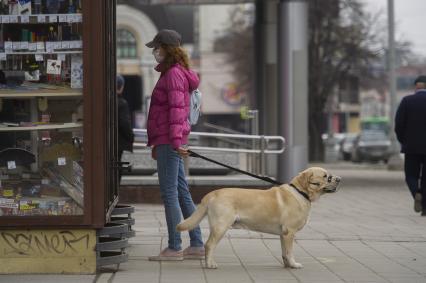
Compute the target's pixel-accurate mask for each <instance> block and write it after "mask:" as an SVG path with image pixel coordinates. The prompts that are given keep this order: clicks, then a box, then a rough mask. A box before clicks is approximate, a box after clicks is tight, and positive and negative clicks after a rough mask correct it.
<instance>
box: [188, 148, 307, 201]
mask: <svg viewBox="0 0 426 283" xmlns="http://www.w3.org/2000/svg"><path fill="white" fill-rule="evenodd" d="M188 153H189V156H191V157H197V158H201V159H204V160H206V161H209V162H212V163H215V164H217V165H220V166H223V167H226V168H228V169H231V170H234V171H236V172H238V173H241V174H245V175H248V176H250V177H253V178H256V179H260V180H263V181H265V182H268V183H271V184H274V185H278V186H281V185H282V183H280V182H278V181H276V180H274V179H271V178H269V177H264V176H258V175H256V174H253V173H250V172H247V171H244V170H241V169H238V168H235V167H232V166H229V165H226V164H223V163H221V162H219V161H216V160H213V159H210V158H208V157H205V156H203V155H201V154H198V153H196V152H193V151H192V150H189V149H188ZM290 186H291V187H293V188H294V189H295V190H296V191H297V192H298V193H299V194H301V195H302V196H303V197H304V198H305V199H307V200H308V201H311V200H310V199H309V196H308V195H307V194H306V193H305V192H302V191H301V190H299V189H298V188H297V187H296V186H295V185H293V184H290Z"/></svg>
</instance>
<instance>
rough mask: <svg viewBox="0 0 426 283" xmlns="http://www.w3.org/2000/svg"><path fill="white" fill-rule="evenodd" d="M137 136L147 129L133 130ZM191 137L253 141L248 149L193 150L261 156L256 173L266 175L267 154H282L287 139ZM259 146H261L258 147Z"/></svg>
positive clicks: (142, 145)
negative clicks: (272, 145) (273, 145)
mask: <svg viewBox="0 0 426 283" xmlns="http://www.w3.org/2000/svg"><path fill="white" fill-rule="evenodd" d="M133 131H134V133H135V134H139V135H140V134H142V135H147V131H146V129H133ZM191 137H198V138H202V137H207V138H226V139H230V140H246V141H251V142H250V143H247V147H238V148H231V147H229V148H228V147H211V146H199V145H191V149H192V150H202V151H210V152H234V153H235V152H238V153H248V154H259V155H260V158H259V159H256V158H255V159H254V160H255V161H256V162H257V164H256V165H255V166H254V168H253V169H254V170H253V171H255V172H254V173H258V174H261V175H265V173H266V155H267V154H281V153H283V152H284V150H285V138H284V137H281V136H265V135H245V134H222V133H206V132H191V134H190V136H189V138H191ZM272 143H274V144H275V148H270V145H271V144H272ZM256 144H258V145H259V146H256ZM133 145H134V147H135V148H145V147H147V144H146V143H141V142H135V143H134V144H133Z"/></svg>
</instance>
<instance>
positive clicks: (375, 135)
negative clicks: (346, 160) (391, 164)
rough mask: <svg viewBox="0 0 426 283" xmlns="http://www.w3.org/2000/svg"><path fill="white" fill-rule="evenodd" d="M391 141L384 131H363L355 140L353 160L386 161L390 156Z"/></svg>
mask: <svg viewBox="0 0 426 283" xmlns="http://www.w3.org/2000/svg"><path fill="white" fill-rule="evenodd" d="M390 146H391V141H390V140H389V137H388V136H387V135H386V134H385V132H382V131H362V132H361V133H360V134H359V135H358V136H357V137H356V138H355V140H354V144H353V148H352V154H351V160H352V161H353V162H362V161H372V162H377V161H384V162H387V161H388V159H389V156H390V153H391V152H390Z"/></svg>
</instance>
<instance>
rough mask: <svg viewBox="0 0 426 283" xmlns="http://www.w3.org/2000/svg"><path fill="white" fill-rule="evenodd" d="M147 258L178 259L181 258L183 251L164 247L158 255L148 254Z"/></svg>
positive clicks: (152, 259) (158, 259) (157, 259)
mask: <svg viewBox="0 0 426 283" xmlns="http://www.w3.org/2000/svg"><path fill="white" fill-rule="evenodd" d="M148 259H149V260H150V261H179V260H183V252H182V250H180V251H175V250H172V249H169V248H165V249H164V250H162V251H161V253H160V254H159V255H156V256H150V257H149V258H148Z"/></svg>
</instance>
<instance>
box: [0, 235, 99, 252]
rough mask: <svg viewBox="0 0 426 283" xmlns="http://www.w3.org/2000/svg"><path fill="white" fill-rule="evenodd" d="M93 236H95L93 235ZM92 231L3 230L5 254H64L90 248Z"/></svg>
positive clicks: (1, 236) (0, 236) (1, 238)
mask: <svg viewBox="0 0 426 283" xmlns="http://www.w3.org/2000/svg"><path fill="white" fill-rule="evenodd" d="M92 237H93V236H92ZM90 240H91V233H89V232H83V233H82V232H76V231H46V232H16V231H1V232H0V241H1V242H2V245H1V248H2V249H3V250H2V251H1V252H2V253H3V255H21V256H30V255H39V256H40V255H41V256H45V255H64V254H76V253H77V251H78V250H80V251H81V249H86V250H88V249H89V245H90V242H91V241H90Z"/></svg>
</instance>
